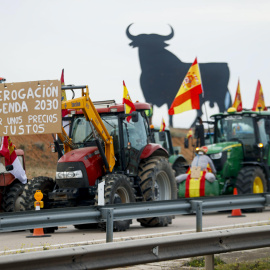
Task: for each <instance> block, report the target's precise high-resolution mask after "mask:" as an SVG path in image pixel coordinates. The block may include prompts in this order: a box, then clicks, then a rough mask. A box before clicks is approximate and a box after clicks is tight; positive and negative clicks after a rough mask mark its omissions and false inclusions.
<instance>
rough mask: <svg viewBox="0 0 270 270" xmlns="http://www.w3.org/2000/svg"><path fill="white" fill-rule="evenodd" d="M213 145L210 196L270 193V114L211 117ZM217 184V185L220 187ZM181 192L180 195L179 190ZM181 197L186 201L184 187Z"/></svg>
mask: <svg viewBox="0 0 270 270" xmlns="http://www.w3.org/2000/svg"><path fill="white" fill-rule="evenodd" d="M211 119H213V120H214V121H213V124H214V134H213V139H214V144H208V145H207V148H208V151H207V155H208V156H209V157H210V158H211V159H212V160H213V163H214V165H215V167H216V170H217V174H216V182H214V183H206V182H207V181H206V182H205V190H206V191H207V189H208V187H207V186H206V184H207V185H208V186H211V185H216V186H217V189H216V191H215V192H212V193H211V194H209V192H208V193H207V192H205V196H209V195H225V194H233V190H234V188H237V191H238V194H249V193H263V192H269V190H270V171H269V166H270V147H269V140H270V112H267V111H258V112H254V111H242V112H236V111H235V109H233V108H230V109H229V110H228V112H226V113H218V114H215V115H212V116H211ZM217 184H218V185H217ZM181 188H182V191H181V192H180V189H181ZM180 189H179V196H180V197H183V196H184V195H183V194H185V192H184V191H183V189H185V183H181V187H180Z"/></svg>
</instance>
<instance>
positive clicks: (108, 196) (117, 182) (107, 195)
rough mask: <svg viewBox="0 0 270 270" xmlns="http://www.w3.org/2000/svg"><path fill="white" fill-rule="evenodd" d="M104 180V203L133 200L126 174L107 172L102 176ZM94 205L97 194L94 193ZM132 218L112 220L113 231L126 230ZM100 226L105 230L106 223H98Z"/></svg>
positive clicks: (130, 201) (132, 190) (132, 191)
mask: <svg viewBox="0 0 270 270" xmlns="http://www.w3.org/2000/svg"><path fill="white" fill-rule="evenodd" d="M103 181H105V187H104V203H105V205H106V204H118V203H132V202H135V194H134V189H133V188H132V186H131V184H130V181H129V180H128V178H127V176H126V175H123V174H108V175H105V176H104V177H103ZM95 201H96V205H97V203H98V194H96V199H95ZM131 223H132V220H131V219H129V220H117V221H114V222H113V230H114V231H117V232H119V231H126V230H127V229H128V228H129V226H130V224H131ZM99 226H100V228H101V229H103V230H105V229H106V223H104V222H102V223H100V224H99Z"/></svg>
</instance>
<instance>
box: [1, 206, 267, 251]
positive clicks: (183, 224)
mask: <svg viewBox="0 0 270 270" xmlns="http://www.w3.org/2000/svg"><path fill="white" fill-rule="evenodd" d="M243 214H244V215H245V217H230V215H231V212H219V213H207V214H203V220H202V221H203V222H202V224H203V231H207V230H215V229H224V228H234V227H242V226H256V225H265V224H270V207H267V208H266V209H265V211H264V212H262V213H243ZM195 231H196V215H182V216H177V217H176V218H175V219H174V220H173V223H172V224H171V225H169V226H168V227H157V228H144V227H141V226H140V224H139V223H138V222H137V221H136V220H133V224H132V225H131V227H130V229H129V230H128V231H125V232H114V234H113V237H114V241H125V240H132V239H140V238H150V237H151V238H152V237H160V236H164V235H177V234H184V233H193V232H195ZM27 236H32V233H30V231H18V232H8V233H0V255H3V254H11V253H20V252H26V251H37V250H46V249H53V248H56V249H57V248H63V247H70V246H74V245H84V244H98V243H105V242H106V232H104V231H101V230H100V229H88V230H77V229H75V228H74V227H73V226H63V227H59V229H58V230H57V231H56V232H55V233H53V234H50V236H49V237H36V238H28V237H27Z"/></svg>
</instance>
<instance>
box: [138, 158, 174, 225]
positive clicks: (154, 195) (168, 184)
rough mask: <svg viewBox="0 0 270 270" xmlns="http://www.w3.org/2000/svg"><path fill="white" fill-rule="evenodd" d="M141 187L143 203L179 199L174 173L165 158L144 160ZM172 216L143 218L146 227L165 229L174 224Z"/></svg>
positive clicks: (140, 169)
mask: <svg viewBox="0 0 270 270" xmlns="http://www.w3.org/2000/svg"><path fill="white" fill-rule="evenodd" d="M139 177H140V187H141V190H142V195H143V201H163V200H174V199H176V198H177V187H176V181H175V176H174V172H173V170H172V167H171V165H170V163H169V162H168V160H167V159H166V158H164V157H152V158H148V159H146V160H143V161H142V162H141V164H140V166H139ZM172 218H173V217H172V216H167V217H153V218H141V219H138V222H140V223H141V225H142V226H144V227H164V226H168V224H171V223H172Z"/></svg>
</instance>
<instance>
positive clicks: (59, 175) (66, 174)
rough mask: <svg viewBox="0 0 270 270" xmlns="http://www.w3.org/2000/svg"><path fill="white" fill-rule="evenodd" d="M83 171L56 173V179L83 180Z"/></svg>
mask: <svg viewBox="0 0 270 270" xmlns="http://www.w3.org/2000/svg"><path fill="white" fill-rule="evenodd" d="M82 177H83V174H82V171H81V170H79V171H73V172H56V176H55V178H56V179H65V178H82Z"/></svg>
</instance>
